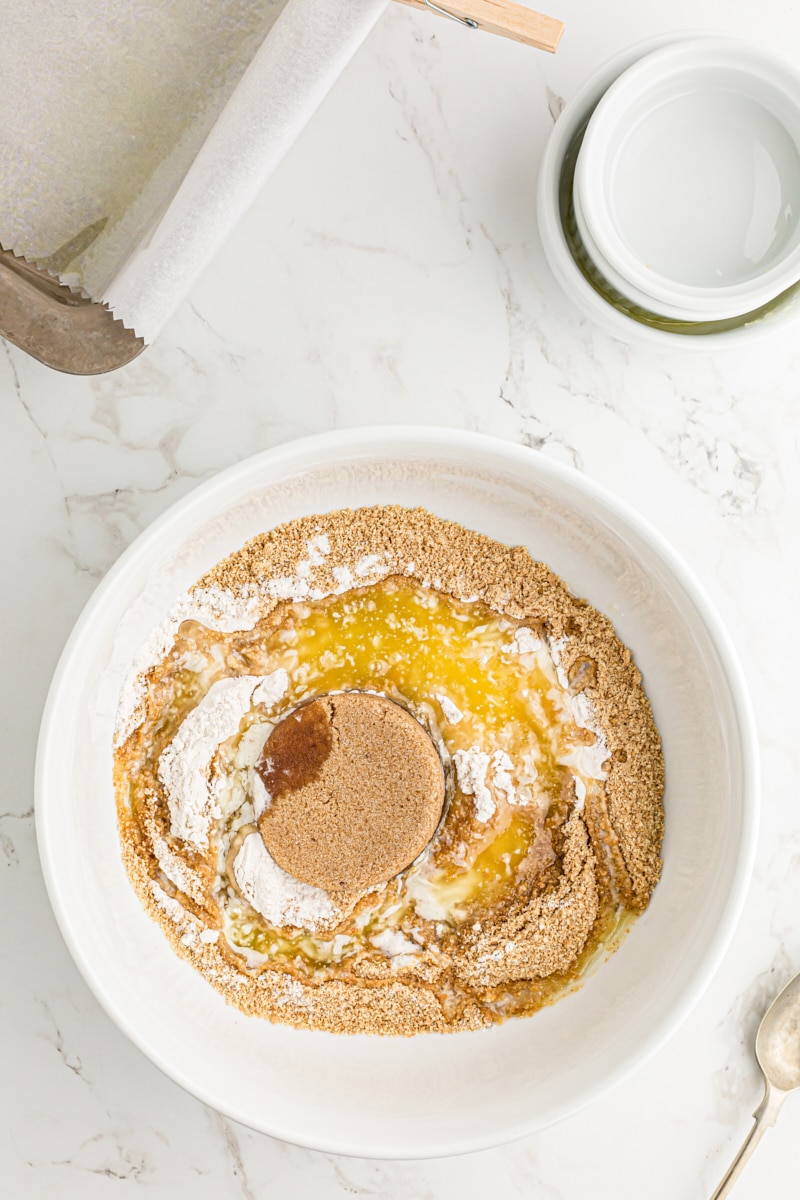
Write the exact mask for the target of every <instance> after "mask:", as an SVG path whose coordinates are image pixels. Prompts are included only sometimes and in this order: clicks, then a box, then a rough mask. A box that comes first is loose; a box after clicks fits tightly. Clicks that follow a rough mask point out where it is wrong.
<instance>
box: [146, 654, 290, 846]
mask: <svg viewBox="0 0 800 1200" xmlns="http://www.w3.org/2000/svg"><path fill="white" fill-rule="evenodd" d="M288 686H289V677H288V676H287V674H286V672H285V671H284V670H282V669H281V670H279V671H274V672H273V673H272V675H267V676H264V677H262V676H258V675H240V676H238V677H235V678H228V679H220V680H218V681H217V682H216V683H215V684H214V685H213V686H212V687H211V688H210V689H209V690H208V692H207V693H206V695H205V696H204V697H203V699H202V700H201V701H200V703H199V704H198V705H197V707H196V708H193V709H192V711H191V712H190V713H189V714H188V716H186V717H185V718H184V720H183V722H182V723H181V725H180V727H179V729H178V731H177V733H176V734H175V736H174V738H173V739H172V741H171V743H170V744H169V746H167V748H166V750H165V751H164V752H163V754H162V755H161V758H160V759H159V762H158V777H159V779H160V780H161V783H162V784H163V785H164V788H165V790H166V793H167V801H168V804H169V813H170V830H171V832H172V834H173V836H174V837H177V838H180V839H181V841H183V842H187V843H188V844H189V845H191V846H195V847H196V848H197V849H198V850H205V849H206V847H207V846H208V830H209V826H210V824H211V821H212V820H213V819H214V817H217V816H219V815H220V811H219V807H218V804H217V803H216V801H215V799H214V797H213V794H212V791H211V788H210V769H211V763H212V760H213V759H214V757H215V755H216V753H217V750H218V748H219V746H220V745H221V743H222V742H225V741H227V740H228V738H231V737H233V736H234V734H236V733H238V732H239V726H240V724H241V721H242V717H243V716H244V715H245V713H246V712H247V711H248V710H249V708H250V706H251V704H253V703H256V704H260V703H264V704H267V705H268V706H271V705H273V704H275V703H276V702H277V700H278V699H280V697H281V696H282V695H283V694H284V693H285V691H286V689H287V688H288Z"/></svg>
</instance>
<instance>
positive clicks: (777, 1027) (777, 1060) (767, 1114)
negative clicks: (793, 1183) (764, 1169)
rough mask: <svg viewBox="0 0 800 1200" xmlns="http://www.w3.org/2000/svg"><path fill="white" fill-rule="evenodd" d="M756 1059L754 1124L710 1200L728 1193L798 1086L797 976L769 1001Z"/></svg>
mask: <svg viewBox="0 0 800 1200" xmlns="http://www.w3.org/2000/svg"><path fill="white" fill-rule="evenodd" d="M756 1058H757V1059H758V1065H759V1066H760V1067H761V1071H762V1074H763V1076H764V1099H763V1100H762V1101H761V1103H760V1104H759V1106H758V1108H757V1109H756V1111H755V1112H754V1113H753V1116H754V1117H755V1121H756V1123H755V1125H754V1126H753V1128H752V1129H751V1130H750V1132H749V1134H748V1135H747V1137H746V1138H745V1142H744V1145H743V1146H742V1148H741V1150H740V1151H739V1153H738V1154H737V1155H736V1158H735V1159H734V1160H733V1162H732V1163H731V1166H730V1168H729V1170H728V1173H727V1175H726V1176H725V1178H724V1179H723V1181H722V1183H721V1184H720V1185H719V1187H718V1188H717V1190H716V1191H715V1192H714V1195H713V1196H712V1197H711V1200H722V1198H723V1196H727V1195H728V1194H729V1193H730V1190H731V1188H732V1187H733V1185H734V1183H735V1182H736V1180H737V1179H738V1178H739V1176H740V1175H741V1173H742V1170H743V1169H744V1165H745V1163H746V1162H747V1160H748V1158H749V1157H750V1155H751V1154H752V1153H753V1151H754V1150H755V1148H756V1146H757V1145H758V1143H759V1142H760V1141H761V1138H762V1137H763V1136H764V1134H765V1133H766V1131H767V1129H769V1127H770V1126H771V1125H774V1124H775V1122H776V1121H777V1119H778V1113H779V1112H780V1109H781V1105H782V1104H783V1102H784V1100H785V1099H786V1097H787V1096H788V1095H789V1092H792V1091H794V1089H795V1088H800V975H795V977H794V979H793V980H792V981H791V983H787V985H786V987H785V988H784V989H783V991H782V992H781V993H780V995H779V996H776V997H775V999H774V1000H773V1001H772V1004H770V1006H769V1008H768V1009H767V1011H766V1013H765V1014H764V1019H763V1020H762V1022H761V1024H760V1025H759V1027H758V1033H757V1034H756Z"/></svg>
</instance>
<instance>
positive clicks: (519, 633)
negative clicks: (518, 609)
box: [503, 625, 544, 654]
mask: <svg viewBox="0 0 800 1200" xmlns="http://www.w3.org/2000/svg"><path fill="white" fill-rule="evenodd" d="M543 644H544V643H543V642H542V639H541V638H538V637H537V636H536V634H535V633H534V632H533V630H531V629H528V627H527V625H522V626H520V628H519V629H517V630H516V632H515V633H514V640H513V642H510V643H509V645H508V646H504V647H503V649H504V650H505V651H506V653H507V654H536V653H537V652H538V651H539V650H541V649H542V646H543Z"/></svg>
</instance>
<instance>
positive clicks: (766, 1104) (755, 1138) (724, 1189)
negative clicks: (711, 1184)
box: [711, 1084, 786, 1200]
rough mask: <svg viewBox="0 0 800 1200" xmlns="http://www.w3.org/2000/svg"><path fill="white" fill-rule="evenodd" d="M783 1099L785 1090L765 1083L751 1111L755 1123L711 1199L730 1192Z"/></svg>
mask: <svg viewBox="0 0 800 1200" xmlns="http://www.w3.org/2000/svg"><path fill="white" fill-rule="evenodd" d="M785 1099H786V1093H785V1092H779V1091H777V1090H773V1089H772V1088H771V1087H770V1086H769V1084H767V1087H766V1091H765V1092H764V1099H763V1100H762V1101H761V1103H760V1104H759V1106H758V1108H757V1109H756V1111H755V1112H754V1113H753V1116H754V1117H755V1124H754V1125H753V1128H752V1129H751V1130H750V1132H749V1133H748V1135H747V1137H746V1138H745V1139H744V1142H743V1144H742V1147H741V1149H740V1150H739V1153H738V1154H737V1155H736V1158H735V1159H734V1160H733V1162H732V1163H731V1165H730V1166H729V1167H728V1170H727V1173H726V1175H725V1178H724V1179H723V1180H722V1183H721V1184H720V1185H719V1187H718V1188H717V1190H716V1191H715V1192H714V1195H713V1196H712V1197H711V1200H723V1197H725V1196H728V1195H729V1194H730V1191H731V1188H732V1187H733V1185H734V1184H735V1183H736V1180H737V1179H738V1178H739V1176H740V1175H741V1173H742V1171H743V1170H744V1167H745V1163H746V1162H747V1160H748V1159H749V1158H750V1155H751V1154H752V1153H753V1151H754V1150H755V1148H756V1146H757V1145H758V1143H759V1142H760V1141H761V1139H762V1137H763V1136H764V1134H765V1133H766V1132H767V1130H768V1129H769V1128H770V1126H771V1125H774V1124H775V1122H776V1120H777V1118H778V1113H779V1111H780V1107H781V1105H782V1104H783V1102H784V1100H785Z"/></svg>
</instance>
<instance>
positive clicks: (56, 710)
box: [36, 427, 757, 1158]
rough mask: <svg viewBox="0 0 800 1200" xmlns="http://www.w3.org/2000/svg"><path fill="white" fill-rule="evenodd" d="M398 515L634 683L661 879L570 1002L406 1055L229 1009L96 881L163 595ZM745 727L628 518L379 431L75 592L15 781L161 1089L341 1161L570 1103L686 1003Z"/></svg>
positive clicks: (129, 903) (266, 464)
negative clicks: (438, 532)
mask: <svg viewBox="0 0 800 1200" xmlns="http://www.w3.org/2000/svg"><path fill="white" fill-rule="evenodd" d="M391 503H397V504H404V505H424V506H425V507H427V508H428V509H430V510H432V511H433V512H435V513H437V514H439V515H440V516H443V517H448V518H452V519H454V520H456V521H459V522H461V523H462V524H464V525H467V526H470V527H472V528H475V529H478V530H481V531H482V532H483V533H486V534H488V535H490V536H491V537H494V538H497V539H499V540H501V541H503V542H506V543H521V544H524V545H526V546H527V547H529V549H530V551H531V553H532V554H533V555H534V556H535V557H536V558H541V559H544V560H545V561H546V562H548V563H549V564H550V566H551V567H552V568H553V569H554V570H555V571H557V572H558V573H559V574H560V575H562V576H563V577H564V579H566V580H567V581H568V582H569V584H570V586H571V587H572V589H573V590H574V591H575V592H576V593H577V594H578V595H580V596H585V597H587V598H588V599H589V600H590V601H591V602H592V603H593V604H595V605H597V606H598V607H599V608H600V609H601V610H603V611H604V612H606V613H608V614H609V615H610V616H611V618H612V619H613V621H614V623H615V625H616V628H617V630H618V632H619V634H620V636H621V637H622V638H623V639H624V641H625V642H626V643H627V644H628V645H629V646H630V647H631V648H632V650H633V653H634V655H635V657H636V661H637V663H638V665H639V667H640V668H641V670H642V672H643V674H644V679H645V684H646V688H647V691H648V694H649V696H650V698H651V701H652V704H653V709H654V712H655V717H656V720H657V722H658V725H659V728H660V730H661V733H662V737H663V743H664V752H665V756H666V766H667V793H666V838H665V842H664V873H663V878H662V880H661V882H660V883H659V885H658V887H657V889H656V892H655V895H654V897H653V900H652V903H651V905H650V907H649V908H648V910H647V912H646V913H645V914H644V915H643V916H642V918H641V919H640V920H639V922H638V923H637V924H636V926H635V927H634V929H633V931H632V933H631V934H630V936H629V937H628V938H627V940H626V941H625V942H624V943H623V945H622V947H621V949H620V950H619V951H618V952H617V953H616V954H615V955H614V956H613V957H612V958H611V959H610V960H609V961H608V962H606V963H604V964H602V965H601V966H600V967H599V968H598V969H597V971H596V973H595V974H594V975H592V977H591V978H589V979H588V980H587V982H586V983H585V985H584V987H583V988H582V989H580V990H579V991H578V992H576V993H575V994H573V995H570V996H567V997H566V998H564V999H562V1000H561V1001H560V1002H559V1003H558V1004H556V1005H555V1006H554V1007H552V1008H549V1009H546V1010H544V1011H542V1012H540V1013H538V1014H536V1015H535V1016H534V1017H532V1018H529V1019H525V1020H513V1021H509V1022H507V1023H506V1024H504V1025H502V1026H499V1027H497V1028H494V1029H491V1030H488V1031H486V1032H481V1033H460V1034H452V1035H432V1034H429V1035H423V1036H419V1037H416V1038H412V1039H404V1038H370V1037H353V1038H351V1037H344V1036H334V1035H331V1034H324V1033H312V1032H308V1031H297V1030H294V1029H290V1028H286V1027H282V1026H278V1025H270V1024H269V1023H268V1022H266V1021H262V1020H258V1019H256V1018H250V1017H246V1016H243V1015H242V1014H241V1013H240V1012H238V1011H237V1010H236V1009H234V1008H231V1007H228V1006H227V1005H226V1004H225V1002H224V1001H223V1000H222V998H221V997H220V996H219V995H218V994H217V993H216V992H215V991H214V990H213V989H212V988H211V987H210V986H209V985H208V984H207V983H206V982H205V980H204V979H203V978H202V977H201V976H200V975H199V974H197V973H196V972H195V971H194V970H193V969H192V968H191V967H190V966H189V965H188V964H187V963H185V962H183V961H181V960H180V959H178V958H177V957H176V956H175V955H174V954H173V952H172V950H171V949H170V947H169V945H168V943H167V941H166V939H165V938H164V936H163V934H162V932H161V930H160V929H159V928H158V927H157V926H156V925H155V924H154V923H153V922H152V921H151V920H150V918H149V917H148V916H147V915H146V914H145V913H144V911H143V910H142V908H141V905H140V904H139V901H138V899H137V897H136V896H135V894H134V892H133V889H132V888H131V886H130V884H129V882H128V879H127V877H126V875H125V872H124V870H123V867H122V862H121V857H120V849H119V841H118V837H117V825H116V813H115V806H114V796H113V791H112V780H111V743H112V734H113V727H114V716H115V710H116V705H117V698H118V695H119V690H120V686H121V683H122V680H123V677H124V676H125V674H126V672H127V671H128V669H129V666H130V663H131V660H132V658H133V655H134V652H135V651H136V649H137V648H138V647H139V645H140V644H141V643H142V642H143V640H144V639H145V637H146V636H147V635H148V634H149V632H150V631H151V630H152V629H153V628H154V626H155V625H156V624H157V623H159V622H160V621H161V619H162V618H163V617H164V615H165V614H166V612H167V610H168V609H169V607H170V606H171V605H172V603H173V602H174V600H175V599H176V597H177V596H178V595H180V594H181V593H182V592H183V591H184V590H185V589H186V588H187V587H188V586H189V585H190V584H192V583H193V582H194V580H195V579H197V578H198V576H200V575H201V574H202V573H203V572H204V571H206V570H207V569H208V568H210V567H211V566H212V565H213V564H214V563H215V562H217V561H218V560H219V559H220V558H222V557H223V556H224V555H226V554H228V553H230V552H231V551H233V550H234V549H236V548H237V547H239V546H240V545H241V544H242V543H243V542H244V541H246V540H247V539H248V538H249V537H252V536H253V535H254V534H256V533H258V532H260V531H262V530H266V529H269V528H271V527H272V526H274V525H276V524H278V523H279V522H281V521H286V520H289V519H291V518H293V517H298V516H300V515H303V514H309V513H314V512H322V511H327V510H330V509H334V508H341V507H346V506H359V505H367V504H391ZM756 757H757V753H756V742H755V735H754V726H753V718H752V715H751V712H750V707H749V702H748V698H747V693H746V690H745V686H744V683H743V681H742V676H741V672H740V669H739V667H738V665H737V661H736V656H735V653H734V651H733V649H732V647H731V645H730V642H729V640H728V638H727V636H726V634H725V632H724V630H723V629H722V627H721V626H720V623H719V620H718V618H717V616H716V615H715V613H714V611H713V609H712V608H711V607H710V605H709V602H708V600H707V599H706V597H705V595H704V594H703V592H702V590H701V589H700V588H699V587H698V584H697V583H696V582H695V580H694V579H693V578H692V576H691V575H690V573H689V572H688V571H687V569H686V567H685V566H684V565H683V563H682V562H681V561H680V559H679V558H678V557H677V556H676V555H675V553H674V552H673V551H672V550H671V549H670V547H669V546H668V545H667V544H666V543H665V542H664V540H663V539H662V538H661V537H660V536H659V535H658V534H657V533H656V532H655V531H654V530H653V529H652V528H650V527H649V526H648V525H646V524H645V523H644V522H643V521H642V520H641V519H640V518H639V517H638V516H637V515H636V514H635V513H634V512H633V511H632V510H631V509H629V508H628V507H626V506H625V505H623V504H622V503H620V502H619V501H618V500H616V499H615V498H614V497H613V496H611V495H610V494H609V493H607V492H606V491H604V490H603V489H601V488H599V487H598V486H597V485H595V484H593V483H591V482H590V481H589V480H587V479H586V478H584V477H583V476H582V475H580V474H578V473H577V472H575V471H572V470H569V469H567V468H565V467H563V466H560V465H559V464H557V463H555V462H553V461H551V460H550V459H548V458H546V457H544V456H542V455H539V454H536V453H535V452H533V451H531V450H527V449H524V448H522V447H519V446H515V445H512V444H509V443H506V442H502V441H498V440H495V439H492V438H488V437H483V436H480V435H477V434H470V433H461V432H455V431H451V430H436V429H413V428H402V427H398V428H394V429H392V428H383V429H364V430H348V431H344V432H341V433H331V434H324V435H321V436H319V437H312V438H307V439H304V440H302V441H299V442H293V443H289V444H287V445H283V446H278V447H277V448H275V449H273V450H269V451H267V452H265V453H263V454H259V455H257V456H256V457H254V458H251V459H248V460H247V461H245V462H243V463H240V464H239V465H238V466H235V467H233V468H231V469H230V470H228V471H225V472H223V473H222V474H221V475H219V476H217V477H216V478H214V479H212V480H211V481H209V482H208V483H206V484H204V485H203V486H202V487H199V488H198V489H197V490H196V491H194V492H193V493H192V494H191V495H189V496H188V497H187V498H186V499H184V500H182V501H180V502H179V503H178V504H176V505H175V506H174V507H173V508H172V509H170V510H169V511H168V512H167V513H166V514H165V515H164V516H163V517H161V518H160V519H159V520H158V521H156V522H155V523H154V524H153V525H152V526H151V527H150V528H149V529H148V530H146V532H145V533H143V534H142V535H141V536H140V537H139V538H138V539H137V541H136V542H134V544H133V545H132V546H131V547H130V549H129V550H128V551H127V552H126V553H125V554H123V555H122V557H121V558H120V559H119V561H118V562H117V563H116V565H115V566H114V567H113V568H112V570H111V571H110V572H109V573H108V575H107V576H106V578H105V580H104V581H103V583H102V584H101V585H100V586H99V587H98V589H97V591H96V592H95V594H94V596H93V597H92V599H91V600H90V602H89V604H88V605H87V607H86V609H85V611H84V613H83V615H82V616H81V618H80V620H79V621H78V623H77V625H76V627H75V630H74V632H73V634H72V636H71V638H70V640H69V642H68V644H67V647H66V649H65V650H64V653H63V656H62V659H61V662H60V664H59V666H58V669H57V671H56V674H55V678H54V680H53V684H52V688H51V691H50V695H49V698H48V702H47V707H46V711H45V714H44V718H43V723H42V731H41V737H40V743H39V752H38V759H37V771H36V827H37V835H38V840H39V849H40V853H41V858H42V864H43V868H44V875H45V879H46V883H47V888H48V891H49V894H50V899H51V902H52V905H53V908H54V910H55V913H56V916H57V918H58V921H59V924H60V926H61V929H62V932H63V934H64V937H65V939H66V941H67V944H68V945H69V948H70V950H71V952H72V954H73V956H74V958H75V961H76V962H77V964H78V966H79V967H80V969H81V971H82V972H83V974H84V976H85V978H86V980H87V982H88V984H89V986H90V987H91V988H92V990H93V991H94V993H95V995H96V996H97V998H98V1000H99V1001H100V1003H101V1004H102V1005H103V1007H104V1008H105V1009H106V1011H107V1012H108V1013H110V1015H111V1016H112V1017H113V1018H114V1020H115V1021H116V1022H117V1023H118V1025H119V1026H120V1028H121V1029H122V1030H123V1031H124V1032H125V1033H126V1034H127V1035H128V1036H129V1037H130V1038H131V1039H132V1040H133V1041H134V1042H135V1043H136V1044H137V1045H138V1046H139V1047H140V1048H141V1049H142V1050H143V1051H144V1053H145V1054H146V1055H148V1057H149V1058H151V1059H152V1061H153V1062H154V1063H156V1064H157V1065H158V1066H159V1067H161V1068H162V1070H164V1071H165V1072H166V1073H167V1074H168V1075H170V1076H172V1078H173V1079H175V1080H176V1081H177V1082H178V1083H180V1084H181V1085H182V1086H183V1087H185V1088H186V1089H187V1090H189V1091H190V1092H192V1093H194V1095H196V1096H198V1097H199V1098H200V1099H201V1100H203V1101H205V1102H206V1103H208V1104H210V1105H213V1106H214V1107H215V1108H218V1109H220V1110H221V1111H222V1112H224V1113H226V1114H227V1115H229V1116H230V1117H233V1118H235V1119H236V1120H237V1121H241V1122H243V1123H244V1124H246V1125H250V1126H252V1127H253V1128H255V1129H260V1130H264V1131H265V1132H267V1133H270V1134H272V1135H274V1136H275V1137H278V1138H283V1139H286V1140H288V1141H292V1142H297V1143H301V1144H304V1145H308V1146H313V1147H317V1148H320V1149H324V1150H327V1151H337V1152H340V1153H344V1154H358V1155H368V1156H376V1157H392V1158H399V1157H421V1156H427V1155H440V1154H451V1153H458V1152H461V1151H469V1150H477V1149H480V1148H482V1147H486V1146H491V1145H493V1144H496V1143H498V1142H502V1141H506V1140H510V1139H512V1138H516V1137H519V1136H521V1135H522V1134H525V1133H529V1132H531V1131H533V1130H536V1129H540V1128H542V1127H543V1126H545V1125H548V1124H550V1123H552V1122H554V1121H557V1120H558V1119H560V1118H562V1117H564V1116H566V1115H567V1114H569V1113H571V1112H574V1111H575V1110H576V1109H577V1108H579V1107H580V1106H582V1105H584V1104H586V1103H588V1101H590V1100H592V1099H593V1098H594V1097H596V1096H598V1095H599V1094H600V1093H601V1092H602V1091H604V1090H605V1089H606V1088H608V1087H609V1085H610V1084H612V1083H614V1082H616V1081H618V1080H620V1079H621V1078H622V1077H623V1076H625V1075H627V1074H628V1073H629V1072H630V1071H632V1070H633V1069H634V1068H635V1067H637V1066H638V1065H639V1064H641V1063H642V1062H643V1061H644V1060H645V1059H646V1058H647V1057H648V1055H650V1054H651V1053H652V1052H653V1051H654V1050H655V1049H656V1048H657V1047H658V1046H660V1045H661V1044H662V1043H663V1041H664V1040H665V1039H666V1038H667V1037H668V1036H669V1035H670V1034H671V1033H672V1032H673V1030H674V1029H675V1028H676V1027H677V1025H678V1024H679V1023H680V1022H681V1021H682V1020H683V1018H684V1017H685V1016H686V1014H687V1013H688V1012H689V1010H690V1008H691V1007H692V1005H693V1004H694V1003H695V1001H696V1000H697V999H698V997H699V996H700V994H701V992H702V991H703V989H704V987H705V986H706V984H707V983H708V981H709V979H710V978H711V976H712V974H713V972H714V971H715V969H716V967H717V964H718V963H719V960H720V957H721V955H722V953H723V951H724V949H725V947H726V945H727V943H728V940H729V938H730V936H731V933H732V931H733V928H734V925H735V922H736V920H737V918H738V915H739V911H740V909H741V906H742V902H743V898H744V895H745V890H746V887H747V882H748V878H749V875H750V869H751V862H752V857H753V852H754V843H755V836H756V824H757V782H756V779H757V764H756Z"/></svg>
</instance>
